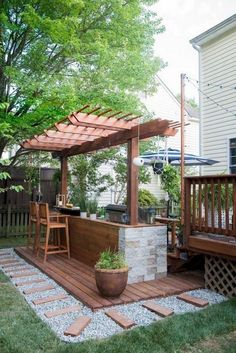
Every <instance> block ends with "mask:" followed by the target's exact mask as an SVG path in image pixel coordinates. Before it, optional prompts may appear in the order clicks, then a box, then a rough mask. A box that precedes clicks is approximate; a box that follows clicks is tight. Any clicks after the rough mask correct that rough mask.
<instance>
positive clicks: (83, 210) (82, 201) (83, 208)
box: [79, 195, 88, 218]
mask: <svg viewBox="0 0 236 353" xmlns="http://www.w3.org/2000/svg"><path fill="white" fill-rule="evenodd" d="M79 208H80V217H81V218H86V217H87V211H88V202H87V200H86V196H85V195H80V198H79Z"/></svg>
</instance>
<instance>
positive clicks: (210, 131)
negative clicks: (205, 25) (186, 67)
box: [199, 28, 236, 175]
mask: <svg viewBox="0 0 236 353" xmlns="http://www.w3.org/2000/svg"><path fill="white" fill-rule="evenodd" d="M199 53H200V56H199V59H200V87H201V91H203V92H204V93H205V94H200V107H201V154H202V155H203V156H207V157H208V158H211V159H215V160H218V161H219V162H220V163H218V164H215V165H213V166H204V167H202V174H203V175H211V174H220V173H224V172H225V173H228V141H229V138H235V137H236V116H235V112H236V91H235V89H233V88H234V87H235V82H236V65H235V63H236V28H234V29H233V30H230V31H228V32H226V33H224V34H223V35H221V36H220V37H217V38H216V39H215V40H214V41H211V42H208V43H206V44H205V45H203V46H202V47H201V48H200V52H199ZM208 83H212V84H214V85H215V86H212V85H208ZM219 85H222V86H223V88H220V87H219ZM225 86H227V88H224V87H225ZM206 96H209V97H210V98H212V99H213V100H215V101H216V102H217V103H218V104H219V105H221V106H223V107H224V108H225V109H229V110H230V111H232V112H234V114H233V113H230V112H227V111H225V110H224V109H223V108H221V107H219V106H217V104H216V103H214V102H213V101H212V100H211V99H209V98H207V97H206Z"/></svg>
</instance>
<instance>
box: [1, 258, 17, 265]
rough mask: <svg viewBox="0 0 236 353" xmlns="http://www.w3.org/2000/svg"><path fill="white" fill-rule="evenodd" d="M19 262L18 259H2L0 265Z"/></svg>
mask: <svg viewBox="0 0 236 353" xmlns="http://www.w3.org/2000/svg"><path fill="white" fill-rule="evenodd" d="M16 262H18V261H17V260H16V259H14V258H12V259H7V260H0V265H6V264H14V263H16Z"/></svg>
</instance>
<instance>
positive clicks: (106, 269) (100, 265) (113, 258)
mask: <svg viewBox="0 0 236 353" xmlns="http://www.w3.org/2000/svg"><path fill="white" fill-rule="evenodd" d="M128 270H129V268H128V265H127V263H126V262H125V258H124V254H123V253H121V252H119V251H118V252H114V251H111V250H106V251H103V252H102V253H101V254H100V257H99V260H98V262H97V263H96V265H95V280H96V284H97V288H98V290H99V292H100V293H101V294H102V295H103V296H104V297H118V296H119V295H120V294H121V293H122V292H123V291H124V289H125V287H126V285H127V280H128Z"/></svg>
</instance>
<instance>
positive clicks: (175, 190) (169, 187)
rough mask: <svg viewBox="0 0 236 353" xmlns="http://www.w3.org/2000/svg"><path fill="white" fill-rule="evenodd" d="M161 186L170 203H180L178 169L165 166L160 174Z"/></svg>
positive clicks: (168, 165)
mask: <svg viewBox="0 0 236 353" xmlns="http://www.w3.org/2000/svg"><path fill="white" fill-rule="evenodd" d="M161 184H162V188H163V190H164V191H166V192H167V193H168V195H169V197H170V199H171V200H172V201H175V202H177V203H178V202H179V201H180V171H179V168H177V167H174V166H172V165H170V164H165V166H164V167H163V170H162V173H161Z"/></svg>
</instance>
